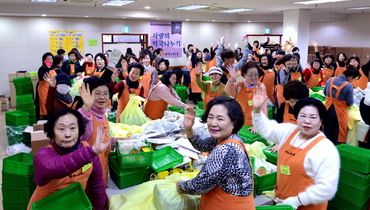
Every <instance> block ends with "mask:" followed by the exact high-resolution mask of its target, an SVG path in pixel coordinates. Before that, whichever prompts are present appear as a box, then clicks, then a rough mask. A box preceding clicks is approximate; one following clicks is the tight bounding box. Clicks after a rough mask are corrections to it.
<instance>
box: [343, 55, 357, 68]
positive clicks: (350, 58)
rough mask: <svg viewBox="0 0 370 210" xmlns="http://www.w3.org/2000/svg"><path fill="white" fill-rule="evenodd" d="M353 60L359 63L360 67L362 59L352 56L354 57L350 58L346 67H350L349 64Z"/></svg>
mask: <svg viewBox="0 0 370 210" xmlns="http://www.w3.org/2000/svg"><path fill="white" fill-rule="evenodd" d="M352 59H355V60H356V61H357V62H358V64H359V65H360V58H359V57H357V56H352V57H350V58H348V60H347V62H346V66H349V64H350V63H351V60H352Z"/></svg>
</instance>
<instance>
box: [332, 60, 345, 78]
mask: <svg viewBox="0 0 370 210" xmlns="http://www.w3.org/2000/svg"><path fill="white" fill-rule="evenodd" d="M344 70H346V67H340V66H339V63H338V62H337V68H336V69H335V74H334V77H339V75H341V74H343V72H344Z"/></svg>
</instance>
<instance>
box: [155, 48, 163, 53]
mask: <svg viewBox="0 0 370 210" xmlns="http://www.w3.org/2000/svg"><path fill="white" fill-rule="evenodd" d="M161 51H163V49H162V48H157V49H156V50H155V51H154V52H155V54H157V55H158V54H159V53H161Z"/></svg>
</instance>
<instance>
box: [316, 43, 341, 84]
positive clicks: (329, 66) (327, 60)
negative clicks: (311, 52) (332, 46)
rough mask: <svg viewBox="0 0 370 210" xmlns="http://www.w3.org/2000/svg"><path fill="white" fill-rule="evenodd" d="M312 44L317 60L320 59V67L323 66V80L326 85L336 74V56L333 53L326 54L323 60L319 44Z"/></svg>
mask: <svg viewBox="0 0 370 210" xmlns="http://www.w3.org/2000/svg"><path fill="white" fill-rule="evenodd" d="M311 43H312V45H313V46H314V48H315V55H316V58H317V59H319V61H320V65H321V66H322V80H323V82H324V84H326V81H328V79H329V78H330V77H332V76H334V73H335V67H334V65H333V64H334V55H333V54H331V53H328V54H325V55H324V57H323V58H322V60H321V57H320V52H319V47H318V43H317V42H315V41H312V42H311ZM323 61H324V62H323Z"/></svg>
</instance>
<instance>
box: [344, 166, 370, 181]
mask: <svg viewBox="0 0 370 210" xmlns="http://www.w3.org/2000/svg"><path fill="white" fill-rule="evenodd" d="M339 180H340V181H345V182H347V183H349V184H353V185H357V186H367V185H369V184H370V174H362V173H360V172H357V171H354V170H351V169H348V168H344V167H341V169H340V176H339Z"/></svg>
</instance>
